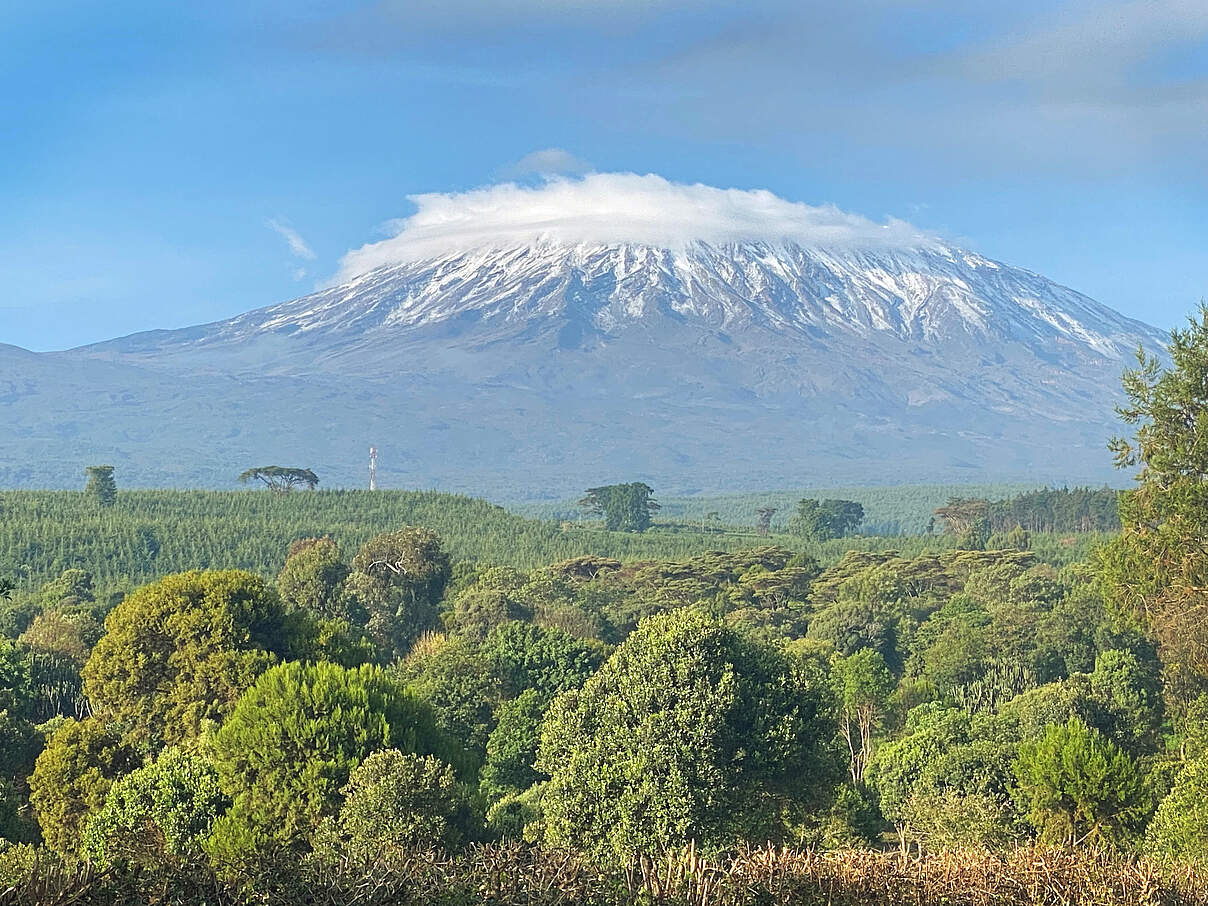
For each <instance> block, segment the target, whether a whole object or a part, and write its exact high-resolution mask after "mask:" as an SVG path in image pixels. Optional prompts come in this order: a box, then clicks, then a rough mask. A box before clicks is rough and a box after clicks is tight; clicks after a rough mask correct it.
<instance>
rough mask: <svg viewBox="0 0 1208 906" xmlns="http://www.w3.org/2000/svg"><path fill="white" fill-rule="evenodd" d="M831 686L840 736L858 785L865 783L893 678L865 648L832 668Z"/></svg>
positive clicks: (881, 660) (878, 657) (880, 659)
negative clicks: (873, 741) (876, 730)
mask: <svg viewBox="0 0 1208 906" xmlns="http://www.w3.org/2000/svg"><path fill="white" fill-rule="evenodd" d="M831 685H832V686H833V687H834V690H835V698H836V700H837V701H838V705H839V735H840V736H841V737H842V738H843V742H844V743H845V744H846V745H847V751H848V756H849V763H848V770H849V772H850V774H851V780H852V783H854V784H857V785H859V784H862V783H863V782H864V772H865V770H866V769H867V767H868V762H869V761H870V760H871V759H872V734H873V730H875V729H876V728H877V726H878V725H879V723H880V721H881V719H882V718H883V717H884V715H885V710H886V707H887V706H888V704H889V695H890V693H891V692H893V690H894V685H895V684H894V680H893V675H892V674H891V673H890V672H889V668H888V667H886V666H885V659H884V658H883V657H881V654H880V652H878V651H875V650H873V649H871V648H864V649H861V650H860V651H857V652H855V653H854V654H851V655H849V656H847V657H836V658H835V660H834V661H833V663H832V664H831Z"/></svg>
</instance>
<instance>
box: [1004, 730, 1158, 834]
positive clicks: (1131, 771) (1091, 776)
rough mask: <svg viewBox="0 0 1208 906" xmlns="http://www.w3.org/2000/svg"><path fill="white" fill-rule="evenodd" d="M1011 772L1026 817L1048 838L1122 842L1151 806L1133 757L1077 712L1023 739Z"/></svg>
mask: <svg viewBox="0 0 1208 906" xmlns="http://www.w3.org/2000/svg"><path fill="white" fill-rule="evenodd" d="M1015 776H1016V779H1017V781H1018V783H1019V789H1020V792H1021V794H1022V796H1023V799H1024V802H1025V803H1026V806H1027V810H1028V820H1029V821H1031V822H1032V825H1033V826H1034V827H1035V828H1036V830H1037V831H1038V832H1039V833H1040V838H1041V840H1043V841H1046V842H1050V843H1063V844H1074V843H1082V842H1084V841H1097V842H1106V843H1118V842H1121V841H1123V840H1126V839H1128V837H1129V835H1130V834H1132V833H1134V832H1135V831H1136V830H1137V829H1138V827H1139V825H1140V824H1141V823H1142V822H1143V820H1144V818H1145V815H1146V812H1147V810H1148V807H1149V803H1148V797H1147V793H1146V789H1145V782H1144V775H1143V774H1142V773H1141V771H1140V769H1139V768H1138V767H1137V764H1136V762H1134V761H1133V760H1132V759H1131V758H1129V756H1128V755H1127V754H1126V753H1125V752H1123V751H1121V749H1120V748H1119V747H1118V746H1117V745H1116V744H1115V743H1113V742H1112V741H1111V740H1109V739H1106V738H1104V737H1103V736H1102V735H1101V734H1100V733H1099V732H1098V731H1096V730H1092V729H1091V728H1090V727H1088V726H1087V725H1086V724H1085V723H1083V722H1082V721H1081V720H1079V719H1078V718H1076V717H1072V718H1070V720H1069V722H1068V723H1066V724H1058V725H1053V726H1050V727H1049V728H1048V729H1047V730H1045V733H1044V736H1042V737H1041V738H1040V739H1039V740H1036V741H1028V742H1025V743H1024V744H1023V745H1022V746H1021V747H1020V751H1019V758H1018V760H1017V761H1016V762H1015Z"/></svg>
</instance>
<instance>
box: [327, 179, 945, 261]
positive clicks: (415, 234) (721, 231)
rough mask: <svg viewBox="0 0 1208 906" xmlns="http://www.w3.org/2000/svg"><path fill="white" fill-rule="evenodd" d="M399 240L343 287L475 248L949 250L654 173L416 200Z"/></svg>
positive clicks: (902, 233) (841, 217)
mask: <svg viewBox="0 0 1208 906" xmlns="http://www.w3.org/2000/svg"><path fill="white" fill-rule="evenodd" d="M408 200H409V201H411V202H412V203H413V204H415V205H416V208H417V210H416V212H415V213H414V214H412V215H411V216H410V217H406V218H403V219H400V220H396V221H393V222H392V223H391V224H390V228H391V229H392V230H393V231H394V235H392V236H391V237H390V238H388V239H385V240H383V241H381V242H375V243H371V244H368V245H365V246H362V247H361V248H359V249H355V250H353V251H350V252H348V253H347V254H346V255H345V256H344V258H343V259H342V261H341V264H340V272H339V274H338V275H337V277H336V280H335V282H336V283H342V282H347V281H348V280H350V279H352V278H354V277H356V276H358V275H360V274H365V273H367V272H369V271H372V270H375V269H377V268H379V267H382V266H384V265H388V264H399V263H403V262H412V261H419V260H425V259H430V258H437V257H440V256H443V255H448V254H452V253H461V252H466V251H471V250H474V249H482V248H490V249H507V248H518V247H533V246H539V245H542V244H552V245H555V246H565V245H580V244H586V245H635V246H647V247H654V248H662V249H682V248H684V247H685V246H687V245H690V244H692V243H694V242H703V243H708V244H712V245H725V244H733V243H744V242H765V243H779V242H791V243H796V244H799V245H802V246H817V247H822V248H848V249H850V248H934V247H938V246H940V245H941V243H940V242H939V241H938V240H937V239H936V238H935V237H934V236H931V235H929V234H927V233H926V232H925V231H923V230H920V229H918V228H917V227H915V226H912V225H911V224H909V223H906V222H905V221H901V220H895V219H892V218H891V219H888V220H886V221H885V222H884V223H876V222H875V221H873V220H870V219H868V218H866V217H862V216H860V215H857V214H849V213H846V212H844V211H841V210H839V209H838V208H836V207H834V206H833V205H821V206H813V205H807V204H802V203H800V202H792V201H786V200H785V199H783V198H780V197H778V196H776V195H774V194H773V193H771V192H769V191H766V190H762V189H758V190H744V189H720V188H715V187H713V186H706V185H702V184H699V183H697V184H694V185H687V184H683V183H673V182H670V181H669V180H666V179H664V178H663V177H661V176H657V175H654V174H647V175H644V176H643V175H638V174H636V173H590V174H588V175H586V176H584V177H582V178H580V179H565V178H558V179H551V180H549V181H547V182H545V183H544V184H542V185H539V186H522V185H517V184H514V183H505V184H501V185H494V186H488V187H486V188H481V189H473V190H471V191H468V192H460V193H449V194H443V193H430V194H423V195H412V196H410V197H409V199H408Z"/></svg>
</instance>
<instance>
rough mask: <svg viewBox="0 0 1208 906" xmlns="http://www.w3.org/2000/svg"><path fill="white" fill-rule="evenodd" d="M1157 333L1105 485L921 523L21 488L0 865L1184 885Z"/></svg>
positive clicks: (159, 885)
mask: <svg viewBox="0 0 1208 906" xmlns="http://www.w3.org/2000/svg"><path fill="white" fill-rule="evenodd" d="M1170 354H1171V361H1170V364H1169V365H1168V366H1166V367H1163V366H1161V365H1160V364H1159V363H1158V362H1156V361H1143V362H1142V363H1141V366H1140V367H1139V368H1138V369H1137V370H1135V371H1132V372H1129V373H1128V374H1127V375H1126V377H1125V391H1126V393H1127V396H1128V400H1129V401H1128V403H1127V404H1126V405H1125V406H1124V407H1122V410H1121V414H1122V418H1123V420H1124V423H1125V428H1126V433H1127V434H1128V436H1127V437H1125V438H1120V439H1117V440H1115V441H1113V442H1112V451H1113V453H1114V455H1115V456H1116V459H1117V462H1118V464H1119V465H1120V466H1121V467H1122V468H1126V469H1133V470H1135V473H1136V475H1137V478H1138V480H1137V482H1136V485H1135V488H1134V489H1133V490H1129V491H1125V492H1122V493H1121V494H1120V495H1119V497H1118V499H1117V500H1116V504H1117V506H1116V507H1114V508H1106V509H1105V508H1104V507H1103V499H1102V498H1103V497H1104V496H1105V495H1104V494H1103V493H1101V492H1094V491H1081V490H1075V491H1065V490H1063V491H1061V492H1051V493H1047V492H1046V494H1041V495H1039V496H1037V495H1033V496H1032V497H1031V498H1030V501H1028V502H1025V503H1023V504H1020V503H1011V502H1010V498H1002V499H1000V500H998V501H994V500H989V501H987V500H984V499H982V500H980V501H978V502H977V503H976V505H975V506H972V507H970V506H969V498H961V499H955V500H949V501H948V502H947V503H946V504H944V506H943V507H942V508H937V509H944V508H946V509H948V510H949V511H950V512H949V513H948V514H947V516H945V515H944V514H943V513H940V514H939V517H938V519H944V520H946V521H947V522H948V523H950V524H947V525H946V526H945V527H944V528H937V529H936V532H935V533H932V534H928V535H923V536H918V537H914V538H885V537H880V538H867V537H846V538H834V539H831V540H828V541H826V542H824V543H818V542H816V541H811V540H810V539H809V538H806V537H803V536H802V535H801V534H792V533H787V532H779V531H770V530H769V532H768V535H767V536H766V537H765V536H761V535H759V534H758V533H757V532H754V531H752V530H751V529H750V527H749V526H748V527H745V528H742V529H741V530H739V528H740V527H730V528H728V529H727V528H724V527H723V528H720V529H717V530H715V531H708V530H700V531H689V530H686V526H685V525H683V524H681V525H680V526H678V530H673V529H676V526H674V525H672V526H671V527H670V528H664V529H660V528H659V526H658V524H656V525H654V526H652V527H650V528H649V529H647V530H645V531H638V530H634V531H631V532H620V531H614V532H610V531H607V530H605V529H603V528H595V527H591V526H586V527H585V526H571V527H567V526H563V525H559V524H552V523H545V522H540V521H537V520H526V519H524V518H522V517H519V516H515V515H512V514H509V513H507V512H505V511H503V510H501V509H500V508H498V507H493V506H491V505H489V504H485V503H482V502H479V501H472V500H469V499H468V498H450V497H447V496H445V495H436V494H424V493H414V494H405V493H395V494H381V493H379V494H376V495H375V494H370V493H368V492H365V493H362V492H317V491H315V492H312V491H295V492H291V493H288V494H276V495H274V494H273V493H272V492H269V491H261V492H251V491H246V492H240V493H236V494H226V495H215V494H204V493H201V492H197V493H192V492H123V491H117V492H116V493H113V494H110V493H109V492H108V490H106V488H109V486H108V485H105V484H104V482H105V481H108V480H110V479H111V478H112V475H111V474H110V475H109V476H108V477H107V478H106V479H104V481H103V482H102V485H104V486H103V487H100V488H99V489H98V487H97V486H95V485H90V488H91V490H90V491H87V492H82V493H76V494H63V493H60V494H49V493H47V494H39V493H33V492H25V493H20V494H18V493H15V492H14V493H6V494H4V495H3V496H0V504H2V505H3V507H4V510H3V514H4V529H3V534H2V536H0V537H2V539H3V547H2V548H0V556H3V557H4V558H5V559H3V560H0V563H2V564H4V566H3V569H4V570H5V571H6V573H7V574H8V575H10V576H11V577H12V580H13V581H6V582H4V583H3V584H2V586H0V587H2V588H3V592H2V596H3V601H2V602H0V632H2V634H3V637H2V638H0V753H3V758H2V761H0V771H2V772H3V774H2V779H3V784H2V785H0V838H2V839H3V841H4V842H3V843H2V844H0V897H3V898H4V899H5V900H6V901H12V902H29V903H52V902H72V903H135V902H173V903H203V902H205V903H242V902H263V903H341V904H343V903H348V904H351V903H383V904H384V903H450V904H453V903H466V904H469V903H482V902H489V903H516V904H520V903H536V904H545V903H550V904H552V903H567V904H579V903H598V904H618V906H619V904H622V903H634V902H649V903H654V902H665V903H684V904H688V903H694V904H721V906H731V904H732V906H737V904H756V903H772V902H790V903H809V904H812V903H819V904H821V903H830V904H837V906H843V904H853V906H854V904H868V906H881V904H897V903H901V904H907V903H909V904H914V906H921V904H937V906H938V904H941V903H943V904H970V906H972V904H1000V903H1001V904H1007V903H1021V902H1024V903H1046V904H1047V903H1054V904H1055V903H1064V904H1087V906H1091V904H1095V906H1098V904H1124V903H1140V904H1208V619H1206V618H1205V617H1206V616H1208V605H1206V604H1205V603H1204V598H1203V594H1202V591H1201V589H1203V588H1204V587H1208V552H1206V551H1205V549H1204V547H1203V544H1202V540H1201V539H1202V538H1203V537H1205V536H1206V533H1208V498H1206V496H1205V495H1206V494H1208V491H1206V490H1205V488H1204V486H1203V484H1202V482H1201V481H1200V478H1199V476H1201V475H1203V474H1206V473H1208V450H1204V449H1203V448H1202V445H1201V444H1198V443H1195V439H1196V436H1197V435H1196V433H1195V432H1196V418H1201V417H1205V418H1208V396H1206V395H1205V391H1204V388H1205V387H1208V379H1206V377H1208V312H1206V313H1205V314H1204V316H1203V318H1202V320H1201V321H1197V322H1193V323H1192V324H1191V326H1190V327H1189V328H1188V329H1186V330H1184V331H1177V332H1176V333H1175V334H1174V335H1173V337H1172V345H1171V350H1170ZM1188 411H1192V412H1193V413H1194V414H1195V416H1196V417H1195V418H1188V417H1187V416H1186V414H1187V412H1188ZM627 487H631V488H632V487H633V485H630V486H627ZM648 492H651V489H650V488H648V487H647V488H646V490H645V491H643V492H642V496H643V498H649V496H650V494H649V493H648ZM610 493H611V492H609V489H608V488H593V489H591V493H589V497H588V500H589V503H590V505H591V506H594V507H597V508H598V509H600V510H601V512H606V510H607V507H606V506H605V504H604V503H602V502H601V501H605V500H606V499H607V498H608V497H609V496H610ZM1113 496H1114V495H1113ZM822 503H823V504H825V503H826V501H825V500H824V501H822ZM831 503H835V504H842V503H844V501H835V500H832V501H831ZM1067 504H1069V506H1068V507H1067V508H1066V510H1064V511H1063V510H1062V509H1061V508H1062V507H1066V505H1067ZM824 509H826V507H824V506H822V505H821V504H818V505H813V504H811V505H806V506H803V507H801V508H800V511H801V512H802V513H804V514H806V515H811V514H812V515H813V516H816V515H817V514H818V513H819V512H820V511H821V510H824ZM832 509H833V510H834V512H835V513H842V512H845V511H847V510H850V508H847V507H843V506H835V507H833V508H832ZM1042 511H1043V512H1048V513H1049V516H1047V517H1044V518H1043V519H1039V517H1038V519H1039V521H1037V522H1036V523H1032V524H1033V525H1038V526H1040V527H1041V528H1054V527H1060V528H1061V529H1062V530H1063V531H1064V530H1066V529H1067V525H1066V524H1065V523H1062V522H1060V521H1054V516H1053V514H1054V513H1058V514H1059V513H1060V512H1066V513H1067V514H1073V515H1072V516H1070V518H1073V519H1083V518H1084V517H1085V518H1087V519H1091V520H1092V521H1090V522H1087V523H1085V526H1086V527H1093V528H1103V527H1104V524H1103V522H1099V521H1094V520H1098V519H1117V520H1118V525H1119V529H1118V531H1115V532H1112V533H1108V534H1102V533H1092V534H1081V535H1077V536H1073V535H1063V534H1045V533H1043V532H1033V531H1031V530H1030V529H1029V528H1028V526H1025V525H1024V524H1023V520H1022V519H1020V518H1019V514H1021V513H1024V512H1027V513H1033V514H1035V513H1040V512H1042ZM852 513H854V510H852V511H851V513H849V515H851V514H852ZM1011 513H1015V514H1016V516H1015V517H1012V516H1010V514H1011ZM1003 514H1007V515H1003ZM1088 514H1090V515H1088ZM1096 514H1097V515H1096ZM1105 514H1106V515H1105ZM949 517H950V518H949ZM852 518H853V519H854V516H852ZM1012 518H1014V519H1015V520H1016V521H1015V524H1014V525H1010V520H1011V519H1012ZM1061 518H1062V519H1064V518H1066V517H1064V516H1062V517H1061ZM996 519H997V520H999V521H997V522H996V521H995V520H996ZM1045 519H1047V520H1048V521H1045ZM1002 520H1007V521H1002ZM639 521H640V520H639ZM1008 526H1010V527H1009V528H1008ZM643 527H644V526H643ZM707 528H708V527H706V529H707ZM945 529H946V530H945Z"/></svg>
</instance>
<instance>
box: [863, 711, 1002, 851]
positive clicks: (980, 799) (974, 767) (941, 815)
mask: <svg viewBox="0 0 1208 906" xmlns="http://www.w3.org/2000/svg"><path fill="white" fill-rule="evenodd" d="M1003 737H1004V734H1003V733H1002V732H1001V730H1000V728H999V727H998V725H997V723H996V722H995V721H994V720H993V718H992V717H990V716H987V715H978V716H976V717H975V716H973V715H970V714H969V713H968V712H965V711H962V710H960V709H957V708H951V707H945V706H943V705H941V704H939V703H927V704H923V705H920V706H918V707H917V708H915V709H913V710H912V711H911V712H910V714H909V715H908V717H907V721H906V726H905V728H904V730H903V732H902V733H901V735H900V736H898V737H897V738H896V739H893V740H892V741H889V742H886V743H885V744H884V745H882V746H881V747H880V748H879V749H878V751H877V753H876V755H875V757H874V759H873V762H872V764H871V765H870V768H869V773H868V779H869V783H870V785H871V786H872V787H873V788H874V789H875V790H876V791H877V794H878V796H879V799H880V804H881V812H882V813H883V814H884V816H885V817H886V818H887V819H888V820H889V821H891V822H892V823H893V824H894V826H895V827H896V828H897V831H898V836H899V840H900V842H901V843H902V845H903V846H905V845H907V844H908V843H910V842H927V843H930V844H935V845H945V844H959V845H981V844H983V843H989V842H991V841H992V840H997V841H1000V842H1001V841H1004V840H1006V839H1009V838H1011V837H1014V836H1016V831H1015V825H1016V818H1017V816H1016V814H1015V810H1014V807H1013V804H1012V802H1011V787H1012V783H1013V780H1014V776H1013V772H1012V767H1011V765H1012V762H1013V760H1014V758H1015V755H1016V746H1015V745H1014V744H1013V743H1012V742H1011V740H1010V739H1004V738H1003ZM960 814H966V815H977V816H979V819H978V820H979V822H980V823H978V824H973V823H968V822H964V821H955V820H954V816H955V815H960Z"/></svg>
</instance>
